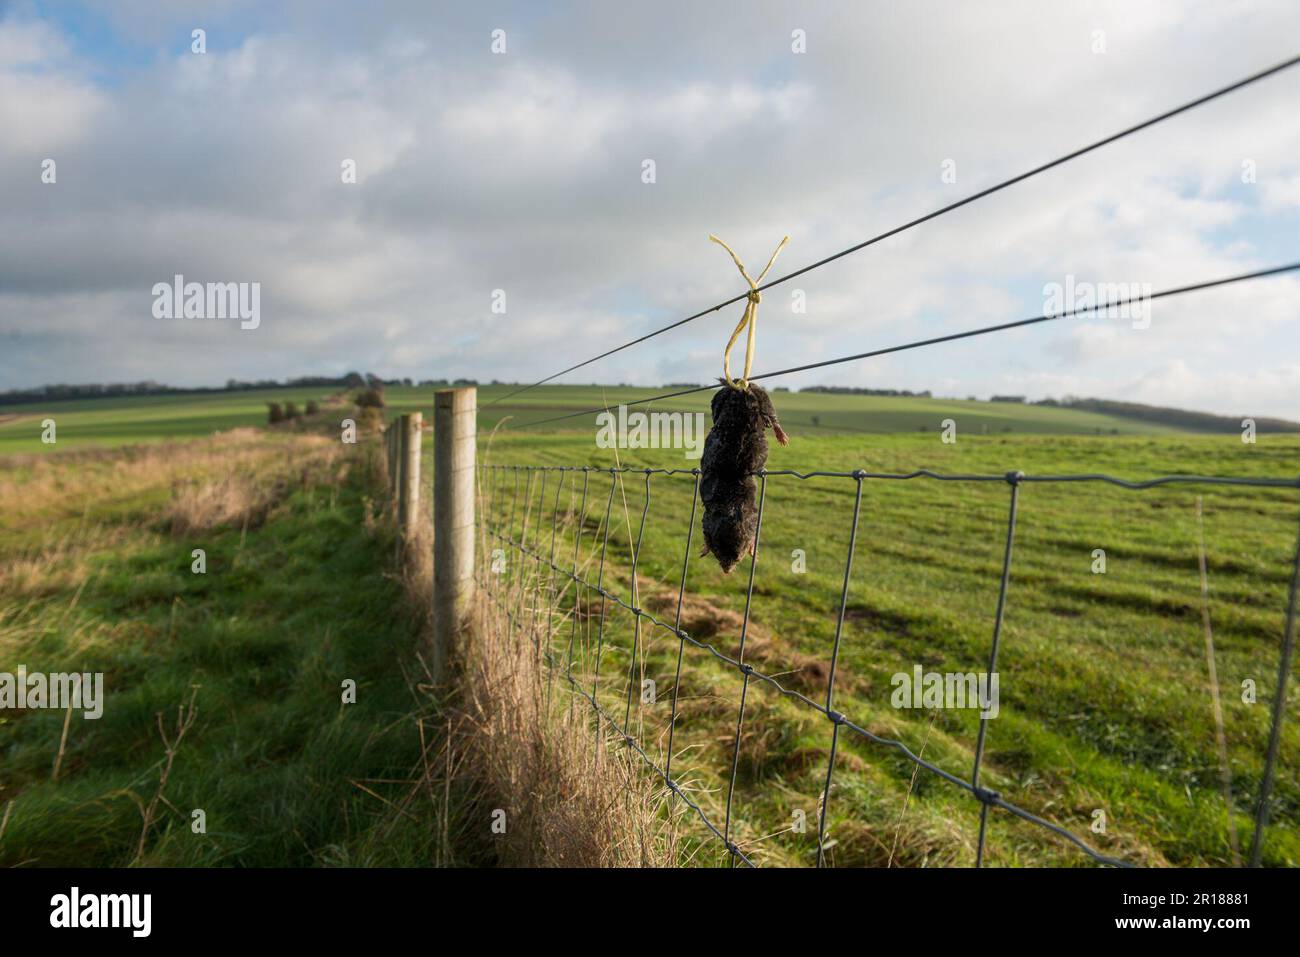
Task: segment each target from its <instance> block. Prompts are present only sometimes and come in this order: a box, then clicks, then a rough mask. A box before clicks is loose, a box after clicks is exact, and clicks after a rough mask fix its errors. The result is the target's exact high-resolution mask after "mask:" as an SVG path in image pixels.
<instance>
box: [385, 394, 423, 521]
mask: <svg viewBox="0 0 1300 957" xmlns="http://www.w3.org/2000/svg"><path fill="white" fill-rule="evenodd" d="M423 419H424V416H423V415H422V414H421V413H419V412H410V413H407V414H406V415H402V416H399V417H398V418H396V419H394V420H393V421H392V422H389V423H388V425H387V426H386V427H385V429H384V451H385V455H386V457H387V460H388V495H389V501H391V502H392V503H393V511H394V514H395V516H396V518H397V533H398V537H399V538H400V539H401V541H402V542H408V541H411V540H413V539H414V537H415V532H416V527H417V525H418V520H419V516H420V441H421V439H422V438H423V428H424V421H423Z"/></svg>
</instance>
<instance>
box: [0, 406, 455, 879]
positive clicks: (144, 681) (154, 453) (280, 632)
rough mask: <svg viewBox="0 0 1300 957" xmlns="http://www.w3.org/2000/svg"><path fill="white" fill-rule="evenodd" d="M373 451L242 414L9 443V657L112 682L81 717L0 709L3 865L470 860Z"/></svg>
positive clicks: (2, 618) (2, 624)
mask: <svg viewBox="0 0 1300 957" xmlns="http://www.w3.org/2000/svg"><path fill="white" fill-rule="evenodd" d="M369 461H370V459H368V458H366V457H364V456H361V455H358V454H355V453H353V454H351V455H347V454H345V452H344V450H342V449H340V446H339V443H338V442H337V440H336V439H335V440H330V439H328V438H325V437H320V436H313V435H303V434H291V433H263V432H250V431H247V430H245V431H237V432H234V433H227V434H224V435H221V436H217V437H213V438H209V439H203V440H198V441H193V442H179V443H170V444H166V445H158V446H150V447H147V448H142V447H127V448H123V449H119V450H114V451H86V452H65V453H59V454H57V455H45V456H10V457H8V458H6V459H3V460H0V486H2V487H3V491H4V496H5V500H6V503H9V502H12V503H14V505H13V508H12V509H10V508H9V507H8V504H7V506H6V515H5V523H4V526H3V529H0V565H2V566H3V573H2V574H0V659H3V661H5V662H6V663H7V665H9V667H7V668H6V670H13V668H16V666H17V665H18V664H24V665H25V666H26V667H27V669H28V671H29V672H55V671H83V672H103V673H104V675H105V692H106V694H105V698H106V701H105V704H104V714H103V717H102V718H100V719H98V720H87V719H84V718H82V717H81V716H80V715H79V714H73V715H72V716H71V717H70V719H69V720H68V723H67V727H66V732H65V726H64V725H65V714H64V713H63V712H62V711H57V712H56V711H48V710H33V711H26V712H21V711H19V712H15V711H8V710H7V711H4V712H0V816H2V817H3V818H4V821H5V823H4V827H3V834H2V835H0V864H7V865H15V864H33V865H78V866H101V865H112V866H121V865H127V864H131V863H141V864H154V865H280V866H283V865H307V864H326V865H328V864H399V865H400V864H429V863H435V862H440V863H455V862H456V860H457V859H458V858H457V857H456V856H454V855H452V854H451V852H450V850H449V849H448V847H447V846H445V844H444V842H447V841H448V840H449V839H450V837H451V836H452V835H453V833H454V832H455V829H456V827H457V825H456V824H454V822H452V821H449V820H448V819H447V812H446V808H447V807H448V806H452V805H454V804H455V802H454V801H452V802H450V803H449V802H447V801H446V800H444V799H445V798H446V797H447V795H446V794H439V795H437V798H438V800H436V801H435V800H434V797H435V796H434V795H432V794H427V793H425V792H422V791H421V792H414V793H413V791H412V788H411V784H412V783H413V782H415V781H417V780H418V779H419V777H420V775H419V774H417V770H418V769H420V768H422V767H424V766H427V764H428V761H429V760H430V755H431V753H434V752H435V751H436V744H435V742H434V740H433V737H434V736H433V733H432V732H433V728H434V727H435V725H436V722H435V721H434V720H433V713H432V705H431V703H430V700H429V698H428V697H427V695H425V694H423V693H421V692H419V691H418V690H417V688H418V685H419V683H420V681H421V680H422V678H421V675H420V670H419V664H418V659H417V658H416V656H415V654H414V651H415V647H416V639H417V636H418V631H419V624H418V622H415V621H414V620H412V619H411V618H410V617H408V616H405V615H403V614H400V613H399V612H398V611H397V609H399V608H400V606H401V603H402V586H401V583H400V581H399V580H398V576H396V575H394V574H392V573H391V572H390V571H387V570H386V569H387V568H388V567H389V564H390V562H391V557H392V554H393V543H392V539H391V537H390V535H389V534H388V532H387V531H386V529H385V528H384V525H383V523H382V522H380V521H377V520H375V519H374V515H375V514H376V513H377V512H378V511H379V508H378V506H377V505H376V503H375V501H374V496H375V495H376V489H377V487H378V484H377V482H376V481H375V480H374V477H373V475H372V474H371V467H370V466H369V465H368V464H367V463H368V462H369ZM368 518H369V520H367V519H368ZM194 549H203V550H204V551H205V553H206V573H204V574H196V573H195V572H194V571H193V570H192V566H193V562H194V558H193V550H194ZM348 681H351V682H355V686H356V698H355V703H354V704H346V703H344V702H343V693H344V683H345V682H348ZM182 708H183V709H184V710H180V709H182ZM182 732H183V733H182ZM169 751H170V752H171V753H170V754H169V753H168V752H169ZM196 810H201V811H202V812H203V816H204V818H205V830H206V832H205V833H195V830H194V827H193V825H194V821H195V815H194V811H196ZM457 846H458V847H464V846H465V845H464V842H457ZM471 858H472V855H471Z"/></svg>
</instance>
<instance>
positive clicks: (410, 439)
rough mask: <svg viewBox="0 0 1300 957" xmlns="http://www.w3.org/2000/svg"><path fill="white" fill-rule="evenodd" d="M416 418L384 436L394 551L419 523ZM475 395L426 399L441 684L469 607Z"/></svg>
mask: <svg viewBox="0 0 1300 957" xmlns="http://www.w3.org/2000/svg"><path fill="white" fill-rule="evenodd" d="M423 427H424V421H423V416H422V415H421V414H420V413H419V412H411V413H408V414H406V415H402V416H400V417H398V418H397V419H394V420H393V421H392V422H390V423H388V426H387V427H386V428H385V429H384V451H385V454H386V457H387V462H388V491H389V495H390V500H391V501H392V503H393V510H394V513H395V515H396V519H397V531H398V547H399V548H401V547H403V546H404V545H407V544H410V543H413V542H415V541H416V536H417V533H418V529H419V518H420V444H421V439H422V437H423ZM477 432H478V390H477V389H474V388H464V389H443V390H441V391H438V392H435V393H434V397H433V648H432V649H431V650H432V656H431V657H432V660H431V662H430V665H431V668H432V671H433V677H434V680H435V682H437V683H442V682H443V681H444V679H445V678H446V677H447V673H448V660H449V658H450V656H451V654H452V649H453V648H454V647H455V640H456V636H457V634H458V633H459V632H460V631H461V629H462V628H464V626H465V624H466V622H467V620H468V617H469V611H470V606H471V603H472V602H473V600H474V520H475V519H474V503H475V494H476V491H475V487H474V483H475V475H476V473H475V470H474V457H475V456H474V443H475V437H476V435H477Z"/></svg>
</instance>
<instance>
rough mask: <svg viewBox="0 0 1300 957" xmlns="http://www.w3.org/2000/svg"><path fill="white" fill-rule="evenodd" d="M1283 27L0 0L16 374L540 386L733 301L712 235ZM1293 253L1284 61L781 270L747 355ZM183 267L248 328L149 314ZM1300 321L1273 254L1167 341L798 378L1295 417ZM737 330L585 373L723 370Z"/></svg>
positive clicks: (1283, 44) (990, 165) (1070, 328)
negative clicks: (815, 265) (223, 292)
mask: <svg viewBox="0 0 1300 957" xmlns="http://www.w3.org/2000/svg"><path fill="white" fill-rule="evenodd" d="M199 28H201V29H203V30H204V31H205V32H206V52H204V53H195V52H193V50H192V31H193V30H195V29H199ZM496 30H501V31H504V41H505V52H504V53H494V52H493V49H492V46H493V32H494V31H496ZM794 31H803V34H802V35H803V36H804V37H806V52H803V53H797V52H794V50H792V43H793V41H792V35H794ZM1099 31H1100V32H1099ZM1298 38H1300V6H1298V5H1297V4H1295V3H1294V2H1293V0H1276V2H1240V3H1232V2H1222V0H1220V2H1215V3H1185V4H1181V3H1173V2H1167V3H1132V2H1115V3H1059V4H1045V3H1041V2H1026V3H1010V2H1003V3H957V2H947V3H917V2H909V3H897V2H818V3H808V2H787V3H778V2H762V0H750V2H745V3H724V2H712V3H707V4H705V3H700V2H698V0H695V2H683V3H677V2H666V0H658V2H655V3H648V4H647V3H632V2H594V0H593V2H591V3H573V4H566V3H548V4H541V3H527V2H525V3H509V2H498V3H493V4H478V3H474V4H471V3H461V4H454V5H453V4H449V3H442V4H438V3H428V2H409V3H397V2H393V3H384V2H369V3H364V4H363V3H335V2H327V0H320V2H318V0H312V2H306V0H303V2H279V3H275V2H272V3H254V2H225V3H222V2H213V3H191V2H177V0H173V2H169V3H145V2H136V0H123V2H118V3H85V4H82V3H73V2H68V3H57V4H56V3H49V4H42V3H31V2H25V0H16V2H10V3H5V2H4V0H0V389H4V388H18V387H27V386H33V385H38V384H41V383H46V382H88V381H101V382H106V381H126V380H137V379H144V378H153V379H158V380H160V381H165V382H169V383H174V384H179V385H199V384H219V383H221V382H223V381H225V380H226V379H227V378H231V377H234V378H240V379H254V378H283V377H286V376H294V375H305V374H335V373H342V372H345V371H347V370H349V369H354V368H355V369H364V370H371V371H374V372H377V373H379V374H381V375H387V376H398V377H404V376H411V377H413V378H442V377H458V376H471V377H476V378H479V379H480V380H487V379H492V378H499V379H503V380H510V381H518V380H527V381H531V380H534V379H537V378H541V377H542V376H544V375H548V374H550V373H552V372H555V371H557V370H559V369H560V368H563V367H565V366H567V365H570V364H572V363H574V362H577V361H580V360H581V359H584V358H587V357H589V356H591V355H594V354H596V353H598V352H602V351H604V350H605V349H607V348H610V347H612V346H614V345H617V344H618V343H621V342H623V341H626V340H627V339H630V338H633V337H634V336H637V335H641V334H643V333H645V332H647V331H649V330H651V329H653V328H656V327H659V326H662V325H664V324H666V323H669V322H672V321H674V320H676V319H679V318H682V317H683V316H685V315H688V314H690V313H693V312H695V311H697V310H699V309H701V308H704V307H707V306H710V305H712V304H714V303H716V302H718V301H721V300H723V299H725V298H729V297H730V296H732V295H736V294H737V293H739V292H741V291H742V290H743V284H742V281H741V279H740V277H739V275H738V274H737V272H736V271H735V267H734V266H733V265H732V263H731V261H730V260H729V258H728V257H727V255H726V254H725V252H723V251H722V250H721V249H720V248H719V247H717V246H714V245H713V244H711V243H710V242H709V241H708V238H707V237H708V234H709V233H711V232H712V233H717V234H718V235H720V236H721V237H722V238H724V239H726V240H727V241H728V242H729V243H731V244H732V246H733V247H734V248H735V249H736V251H737V252H738V253H739V254H740V255H741V256H742V258H744V259H745V260H746V262H747V264H749V265H750V266H751V267H752V268H753V270H755V271H756V270H757V269H760V268H761V267H762V264H763V262H765V261H766V258H767V256H768V254H769V253H770V251H771V249H772V247H773V246H774V245H775V244H776V242H777V241H778V240H779V239H780V237H781V236H782V235H784V234H787V233H788V234H789V235H790V237H791V240H790V244H789V246H788V247H787V249H786V251H785V252H784V253H783V254H782V258H781V259H780V260H779V261H778V263H777V266H776V267H775V268H774V272H773V275H779V274H782V273H784V272H788V271H790V270H792V269H795V268H797V267H799V266H802V265H804V264H807V263H809V262H812V261H814V260H817V259H820V258H822V257H823V256H825V255H827V254H830V253H832V252H835V251H837V250H839V249H841V248H843V247H845V246H849V245H852V244H854V243H856V242H859V241H861V240H863V239H866V238H867V237H869V236H871V235H873V234H875V233H877V232H880V231H883V230H884V229H887V228H890V227H892V226H895V225H898V224H899V223H902V222H904V221H906V220H909V219H911V218H913V217H915V216H917V215H920V214H922V213H925V212H928V211H930V210H931V209H933V208H935V207H937V206H940V205H943V204H945V203H948V202H952V201H953V200H956V199H958V198H960V197H962V196H964V195H966V194H968V193H971V192H974V191H976V190H979V189H981V188H983V187H985V186H988V185H990V184H992V183H994V182H996V181H998V180H1000V179H1003V178H1006V177H1007V176H1010V175H1013V174H1015V173H1018V172H1021V171H1022V170H1025V169H1028V168H1030V167H1031V166H1035V165H1037V164H1039V163H1041V162H1043V161H1045V160H1048V159H1051V158H1053V157H1054V156H1056V155H1058V154H1061V153H1064V152H1068V151H1070V150H1072V149H1074V148H1076V147H1078V146H1081V145H1083V144H1085V143H1087V142H1089V141H1091V140H1093V139H1096V138H1098V137H1100V136H1104V135H1106V134H1109V133H1111V132H1114V131H1117V130H1119V129H1121V128H1122V127H1124V126H1127V125H1129V124H1131V123H1133V122H1135V121H1138V120H1141V119H1145V118H1147V117H1148V116H1150V115H1153V114H1155V113H1158V112H1161V111H1163V110H1165V109H1167V108H1169V107H1172V106H1175V105H1177V104H1179V103H1182V102H1183V101H1186V100H1189V99H1192V98H1194V97H1196V96H1199V95H1201V94H1203V93H1206V92H1209V91H1210V90H1212V89H1214V88H1216V87H1218V86H1221V85H1224V84H1226V83H1228V82H1231V81H1233V80H1236V79H1238V78H1240V77H1243V76H1245V75H1247V74H1249V73H1253V72H1255V71H1257V70H1259V69H1262V68H1264V67H1267V66H1270V65H1272V64H1274V63H1276V62H1278V61H1281V60H1284V59H1287V58H1288V57H1290V56H1293V55H1295V54H1296V53H1297V52H1300V49H1297V46H1298V45H1300V40H1298ZM48 159H53V160H54V161H55V171H56V177H55V182H53V183H46V182H42V170H43V164H44V161H46V160H48ZM349 159H350V160H353V161H355V164H356V170H357V175H356V180H357V181H356V182H355V183H345V182H343V181H342V180H343V176H342V173H341V171H342V166H343V163H344V161H345V160H349ZM647 159H650V160H653V161H654V172H655V181H654V182H653V183H646V182H643V169H644V161H645V160H647ZM948 161H951V163H949V164H948V166H947V168H948V169H955V173H956V175H955V182H945V181H944V176H943V173H944V170H945V163H947V162H948ZM1248 167H1249V168H1250V169H1253V170H1254V182H1243V171H1244V170H1246V169H1247V168H1248ZM949 178H951V177H949ZM1245 178H1246V179H1250V177H1245ZM1295 260H1300V69H1293V70H1290V71H1288V72H1285V73H1283V74H1280V75H1277V76H1275V77H1272V78H1270V79H1267V80H1265V81H1262V82H1261V83H1259V84H1256V85H1254V86H1252V87H1250V88H1248V89H1246V90H1242V91H1240V92H1237V93H1234V94H1232V95H1230V96H1228V97H1225V98H1223V99H1220V100H1217V101H1215V102H1213V103H1211V104H1209V105H1207V106H1205V107H1202V108H1200V109H1198V110H1196V111H1193V112H1192V113H1189V114H1186V115H1183V116H1180V117H1177V118H1175V119H1173V120H1171V121H1169V122H1167V123H1164V124H1162V125H1160V126H1158V127H1156V128H1153V129H1150V130H1147V131H1144V132H1141V133H1139V134H1136V135H1134V136H1133V137H1130V138H1129V139H1126V140H1124V141H1123V142H1121V143H1118V144H1116V145H1113V146H1109V147H1106V148H1104V149H1103V150H1101V151H1098V152H1096V153H1093V154H1090V155H1088V156H1085V157H1083V158H1081V159H1078V160H1075V161H1073V162H1071V163H1069V164H1067V165H1065V166H1063V167H1060V168H1057V169H1055V170H1052V171H1049V172H1048V173H1045V174H1043V175H1041V176H1039V177H1036V178H1035V179H1033V180H1032V181H1029V182H1026V183H1023V184H1020V185H1017V186H1014V187H1012V188H1010V189H1008V190H1006V191H1004V192H1002V193H999V194H997V195H995V196H992V197H989V198H987V199H983V200H980V201H979V202H977V203H974V204H972V205H971V206H968V207H965V208H963V209H961V210H958V211H956V212H954V213H951V214H949V215H946V216H944V217H942V218H940V219H938V220H935V221H933V222H929V223H926V224H923V225H921V226H919V227H917V228H915V229H913V230H911V231H909V232H908V233H906V234H905V235H903V236H900V237H898V238H896V239H894V240H891V241H888V242H886V243H882V244H880V245H877V246H873V247H871V248H870V249H867V250H864V251H862V252H859V253H855V254H853V255H851V256H848V257H845V258H844V259H841V260H839V261H837V262H835V263H833V264H831V265H829V266H826V267H824V268H821V269H818V270H815V271H814V272H812V273H810V274H808V275H805V276H802V277H799V278H798V279H796V280H793V281H791V282H790V283H788V284H786V285H783V286H779V287H777V288H774V289H772V290H771V291H769V292H768V293H767V294H765V296H764V299H763V304H762V307H761V309H760V318H759V333H758V348H757V356H756V360H755V363H754V366H755V371H756V372H759V371H766V370H770V369H774V368H782V367H786V366H789V365H793V364H797V363H802V362H810V361H816V360H819V359H823V358H827V357H831V356H836V355H843V354H846V353H853V352H860V351H865V350H868V349H873V348H879V347H883V346H888V345H891V344H895V343H899V342H903V341H907V340H910V339H915V338H923V337H928V336H933V335H940V334H943V333H945V332H951V331H956V330H959V329H963V328H967V327H971V326H977V325H984V324H990V323H995V322H1001V321H1007V320H1012V319H1018V318H1024V317H1026V316H1030V315H1035V314H1038V313H1040V312H1041V311H1042V310H1043V308H1044V292H1043V290H1044V286H1045V284H1048V283H1052V282H1057V283H1063V282H1064V281H1065V278H1066V277H1067V276H1073V277H1075V280H1076V281H1078V282H1107V283H1121V282H1123V283H1150V284H1151V286H1152V287H1153V288H1154V289H1157V290H1158V289H1160V288H1163V287H1165V286H1171V285H1180V284H1183V283H1188V282H1195V281H1198V280H1202V279H1208V278H1214V277H1218V276H1226V275H1230V274H1234V273H1238V272H1243V271H1247V270H1250V269H1255V268H1260V267H1266V266H1272V265H1278V264H1281V263H1284V262H1291V261H1295ZM177 273H180V274H182V275H184V276H185V277H186V279H187V280H191V281H199V282H217V281H220V282H258V283H260V284H261V324H260V326H259V327H258V328H257V329H255V330H241V329H240V328H239V324H238V323H237V322H234V321H222V320H210V321H195V320H166V319H158V318H155V317H154V316H153V312H152V307H153V304H154V296H153V292H152V289H153V286H154V284H155V283H157V282H160V281H161V282H167V281H170V280H171V278H172V277H173V276H174V275H175V274H177ZM494 290H504V292H505V306H506V311H505V313H504V314H499V313H494V312H493V311H492V303H493V292H494ZM795 290H802V293H803V296H804V297H805V301H806V311H805V312H802V313H800V312H797V311H796V310H795V308H794V298H793V293H794V291H795ZM1298 305H1300V279H1297V278H1296V277H1295V276H1287V277H1282V278H1276V279H1269V280H1264V281H1260V282H1256V283H1250V284H1245V285H1241V286H1236V287H1231V288H1227V289H1222V290H1216V291H1212V292H1207V293H1201V294H1196V295H1193V296H1188V297H1180V298H1176V299H1170V300H1165V301H1163V302H1159V303H1156V304H1154V305H1153V306H1152V310H1153V315H1152V322H1151V325H1150V328H1147V329H1134V328H1133V327H1132V323H1130V322H1127V321H1122V320H1116V319H1109V320H1108V319H1095V320H1074V321H1070V322H1063V323H1060V324H1055V325H1046V326H1038V327H1033V328H1030V329H1027V330H1022V331H1016V332H1011V333H1005V334H999V335H995V336H989V337H986V338H983V339H980V340H973V341H969V342H965V343H957V344H951V345H943V346H936V347H934V348H930V349H925V350H918V351H913V352H909V353H904V354H900V355H896V356H892V357H886V358H880V359H872V360H868V361H864V362H859V363H854V364H846V365H840V366H836V367H834V368H832V369H827V370H819V371H817V372H811V373H805V374H802V375H798V376H791V377H789V378H788V379H787V380H786V381H785V383H784V384H786V385H789V386H791V387H800V386H804V385H811V384H815V383H837V384H850V385H865V386H874V387H881V388H910V389H931V390H934V391H935V392H937V393H939V394H944V395H958V396H965V395H979V396H987V395H989V394H991V393H1023V394H1027V395H1029V396H1031V397H1034V398H1038V397H1042V396H1047V395H1055V396H1060V395H1064V394H1067V393H1068V394H1076V395H1094V396H1103V397H1107V398H1116V399H1126V400H1131V401H1140V402H1154V403H1161V404H1171V405H1180V406H1185V407H1190V408H1197V409H1205V410H1209V411H1217V412H1224V413H1244V414H1254V415H1283V416H1287V417H1290V418H1300V310H1298V309H1297V306H1298ZM740 312H741V306H740V305H739V304H737V305H734V306H729V307H727V308H726V309H724V310H722V312H720V313H719V314H716V315H711V316H709V317H707V318H704V319H700V320H698V321H696V322H693V323H690V324H688V325H686V326H684V327H682V328H680V329H676V330H674V331H672V332H670V333H667V334H665V335H663V336H660V337H658V338H656V339H654V340H652V341H650V342H648V343H646V344H644V345H642V346H638V347H636V348H634V349H630V350H628V351H626V352H623V353H620V354H618V355H617V356H614V357H611V358H609V359H606V360H603V361H601V362H599V363H596V364H594V365H591V366H588V367H587V368H585V369H582V370H581V371H579V372H577V373H575V374H574V375H572V376H570V377H568V379H567V380H565V381H580V382H590V381H602V382H619V381H627V382H636V383H645V384H661V383H664V382H670V381H671V382H679V381H703V380H704V379H705V378H706V377H708V376H711V375H716V374H717V372H718V368H719V365H720V361H721V352H722V347H723V345H724V344H725V341H726V338H727V336H728V334H729V333H730V331H731V328H732V326H733V325H734V324H735V322H736V319H737V318H738V316H739V314H740Z"/></svg>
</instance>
